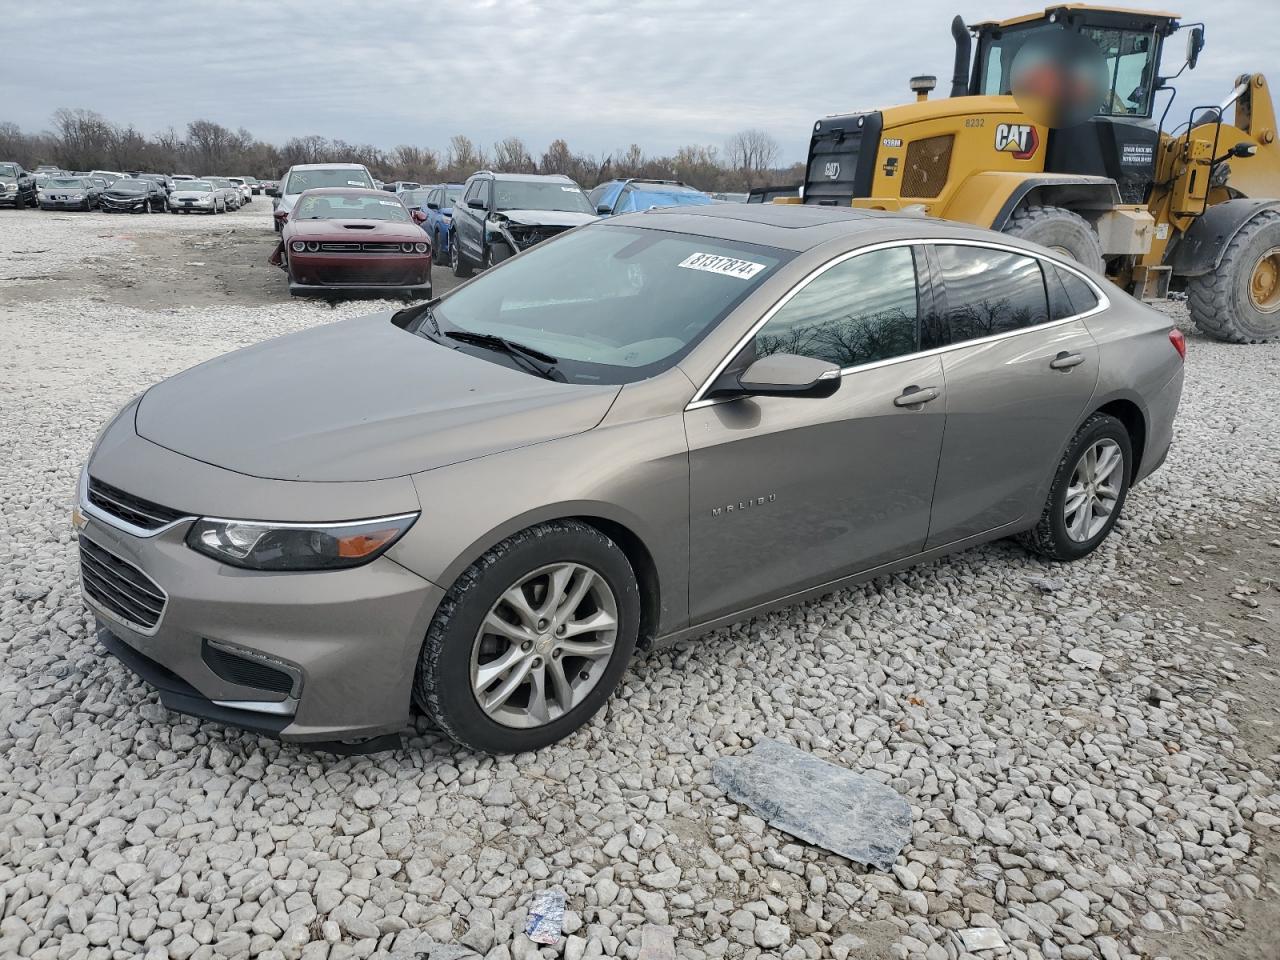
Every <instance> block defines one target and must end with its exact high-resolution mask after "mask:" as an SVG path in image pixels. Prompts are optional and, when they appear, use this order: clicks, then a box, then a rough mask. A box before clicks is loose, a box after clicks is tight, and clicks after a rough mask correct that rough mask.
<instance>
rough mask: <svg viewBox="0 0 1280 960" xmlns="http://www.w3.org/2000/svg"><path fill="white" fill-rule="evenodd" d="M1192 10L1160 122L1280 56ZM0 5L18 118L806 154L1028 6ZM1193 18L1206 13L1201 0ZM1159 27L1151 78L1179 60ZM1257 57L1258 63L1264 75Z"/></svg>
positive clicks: (641, 2) (1253, 33)
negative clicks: (812, 142)
mask: <svg viewBox="0 0 1280 960" xmlns="http://www.w3.org/2000/svg"><path fill="white" fill-rule="evenodd" d="M1185 6H1186V7H1188V8H1192V7H1194V8H1196V9H1194V10H1190V9H1189V10H1188V11H1187V17H1186V20H1187V21H1188V22H1189V21H1191V20H1193V19H1196V18H1197V17H1199V18H1203V19H1208V20H1209V21H1210V22H1209V24H1208V35H1207V40H1208V45H1207V48H1206V50H1205V53H1204V55H1203V57H1202V59H1201V62H1200V66H1199V68H1198V69H1197V70H1196V71H1195V72H1194V73H1188V74H1184V75H1183V77H1182V79H1180V80H1179V81H1178V86H1179V94H1178V99H1177V104H1176V106H1175V108H1174V110H1173V111H1172V112H1171V114H1170V116H1171V117H1173V118H1176V119H1175V122H1178V121H1180V120H1181V119H1183V118H1184V116H1185V111H1186V110H1188V109H1189V108H1190V107H1191V106H1193V105H1195V104H1200V103H1212V102H1217V101H1218V100H1221V99H1222V98H1223V97H1224V96H1225V95H1226V94H1227V93H1228V92H1229V90H1230V86H1231V81H1232V79H1233V78H1234V77H1235V76H1236V75H1237V74H1238V73H1241V72H1244V71H1254V70H1261V71H1264V72H1265V71H1266V70H1267V69H1268V68H1273V67H1275V66H1276V65H1277V64H1276V63H1275V60H1276V46H1275V44H1274V43H1273V42H1270V40H1269V36H1268V34H1267V32H1266V31H1259V30H1254V29H1250V26H1249V25H1250V23H1253V22H1256V17H1255V16H1251V14H1254V13H1256V8H1255V7H1254V6H1253V4H1251V3H1246V2H1245V0H1220V2H1216V3H1214V4H1213V5H1212V7H1211V9H1210V5H1209V4H1207V3H1203V2H1197V3H1192V4H1186V5H1185ZM60 8H61V9H60V12H59V14H58V16H56V17H54V16H52V15H51V14H50V13H49V11H48V8H47V7H41V6H40V5H38V4H23V5H21V6H16V7H14V8H13V9H11V10H10V11H9V12H8V13H7V14H6V31H5V33H6V36H7V37H9V38H10V40H11V41H12V39H13V38H15V37H16V38H20V42H17V43H15V42H10V43H7V44H6V48H5V53H4V56H3V58H0V90H3V91H5V94H4V99H3V101H0V119H7V120H12V121H14V122H16V123H18V124H19V125H21V126H22V127H23V128H24V129H28V130H38V129H42V128H44V127H45V126H46V125H47V124H48V118H49V115H50V114H51V113H52V112H53V111H54V110H55V109H56V108H58V107H64V106H65V107H87V108H90V109H93V110H97V111H99V112H100V113H102V114H103V115H105V116H107V117H108V118H110V119H112V120H114V121H116V122H121V123H132V124H134V125H135V126H137V127H138V128H139V129H141V130H143V131H145V132H148V133H151V132H156V131H159V130H163V129H166V128H168V127H170V126H174V127H177V128H178V129H182V128H183V127H184V126H185V124H186V123H187V121H189V120H193V119H196V118H206V119H210V120H215V121H217V122H219V123H222V124H224V125H227V126H231V127H241V126H243V127H245V128H246V129H248V130H249V131H251V132H252V133H253V134H254V135H255V136H258V137H260V138H263V139H267V140H273V141H283V140H285V139H287V138H289V137H291V136H303V135H307V134H313V133H317V134H322V135H324V136H329V137H337V138H341V139H344V140H347V141H350V142H355V143H372V144H375V145H378V146H382V147H390V146H394V145H395V144H398V143H414V144H419V145H422V146H432V147H437V148H440V147H443V146H444V145H445V144H446V143H447V141H448V138H449V137H450V136H451V135H453V134H455V133H465V134H467V135H468V136H470V137H471V138H472V139H473V140H476V141H478V142H479V143H481V144H484V145H488V144H491V143H493V142H494V141H496V140H498V139H500V138H502V137H505V136H509V135H516V136H520V137H522V138H524V139H525V141H526V142H527V143H528V144H529V145H530V147H531V149H534V150H535V152H536V151H540V150H541V149H542V148H543V147H545V145H546V144H547V143H548V142H549V141H550V140H551V139H553V138H554V137H557V136H562V137H564V138H566V139H567V140H568V141H569V143H570V145H571V146H572V147H573V148H574V149H575V150H581V151H587V152H593V153H597V154H604V153H608V152H610V151H612V150H614V149H617V148H620V147H624V146H626V145H628V144H630V143H632V142H636V143H639V144H641V146H642V147H643V148H644V149H645V150H646V151H647V152H650V153H657V152H668V151H671V150H674V149H675V148H676V147H678V146H680V145H683V144H687V143H706V144H713V145H720V144H722V143H723V142H724V141H725V139H726V138H727V137H728V136H729V135H730V134H732V133H733V132H735V131H737V130H741V129H743V128H746V127H761V128H764V129H766V130H769V131H770V132H771V133H772V134H773V135H774V136H775V137H776V138H777V139H778V141H779V142H780V143H781V144H782V145H783V154H784V157H785V158H786V159H788V160H797V159H802V158H803V156H804V153H805V150H806V147H807V144H808V132H809V128H810V126H811V124H812V122H813V121H814V120H815V119H816V118H818V117H820V116H824V115H826V114H831V113H845V112H849V111H851V110H854V109H862V108H867V107H872V106H877V105H887V104H892V103H901V102H905V101H907V100H909V99H910V94H909V91H908V90H907V78H908V77H910V76H911V75H912V74H917V73H933V74H936V75H937V76H938V78H939V92H942V93H944V92H945V88H946V82H947V79H948V78H949V76H950V72H951V58H952V52H953V48H952V43H951V38H950V34H949V32H948V28H949V24H950V20H951V16H952V15H953V14H954V13H955V12H961V13H963V14H964V15H965V16H966V17H967V18H968V19H970V20H976V19H980V18H983V19H987V18H992V19H994V18H1000V17H1005V16H1010V15H1013V14H1017V13H1024V12H1030V11H1031V10H1032V9H1034V7H1032V6H1030V5H1028V4H1018V3H1013V2H1008V0H993V2H988V3H984V4H982V5H981V6H977V7H975V8H974V9H964V10H958V9H957V7H955V6H954V5H953V3H941V2H938V0H918V2H915V3H912V4H910V5H908V4H903V3H892V2H888V3H886V2H876V3H870V2H865V0H859V2H851V3H842V4H835V3H832V2H831V0H791V2H789V3H787V4H783V5H779V4H765V3H760V2H756V3H751V2H749V0H746V2H744V0H700V2H698V3H689V2H687V0H680V2H676V0H631V2H629V3H626V4H622V3H617V2H616V0H536V2H535V0H502V2H499V0H435V2H433V3H431V4H423V3H415V2H408V0H372V2H352V0H319V2H316V0H312V2H302V0H273V2H272V3H270V4H264V3H261V2H259V0H222V2H219V3H206V2H192V3H184V4H169V5H163V6H161V5H156V4H152V3H140V2H136V0H118V2H116V3H113V4H111V5H110V11H111V12H107V11H106V10H104V9H103V8H102V7H101V5H99V4H96V3H89V2H83V0H73V2H72V3H69V4H61V5H60ZM1210 14H1211V15H1210ZM1181 53H1182V42H1181V40H1180V38H1179V37H1175V38H1174V39H1173V40H1172V41H1171V43H1170V46H1169V49H1168V50H1167V56H1166V64H1165V67H1166V72H1172V71H1173V69H1176V66H1177V63H1178V62H1179V61H1180V60H1181ZM1272 72H1273V73H1274V72H1275V71H1274V70H1273V71H1272Z"/></svg>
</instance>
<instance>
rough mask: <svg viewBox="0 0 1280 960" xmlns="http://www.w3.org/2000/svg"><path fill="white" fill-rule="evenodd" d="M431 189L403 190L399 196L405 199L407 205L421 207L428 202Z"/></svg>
mask: <svg viewBox="0 0 1280 960" xmlns="http://www.w3.org/2000/svg"><path fill="white" fill-rule="evenodd" d="M430 193H431V191H430V190H401V191H400V193H399V194H398V196H399V197H400V199H401V200H403V201H404V204H405V206H408V207H420V206H422V205H423V204H424V203H426V202H427V196H428V195H429V194H430Z"/></svg>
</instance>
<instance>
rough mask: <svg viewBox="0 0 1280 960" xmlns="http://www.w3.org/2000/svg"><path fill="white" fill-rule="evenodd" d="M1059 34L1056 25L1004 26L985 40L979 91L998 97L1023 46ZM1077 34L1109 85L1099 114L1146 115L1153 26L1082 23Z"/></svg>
mask: <svg viewBox="0 0 1280 960" xmlns="http://www.w3.org/2000/svg"><path fill="white" fill-rule="evenodd" d="M1061 32H1062V28H1061V27H1059V26H1057V25H1055V24H1048V23H1038V24H1035V25H1033V26H1028V27H1018V28H1013V29H1009V30H1004V31H1002V32H1001V33H999V34H998V35H994V36H990V37H987V38H986V39H985V40H984V41H983V44H984V48H985V49H984V52H983V54H982V57H983V60H982V67H981V71H980V73H979V81H978V83H979V89H978V93H980V94H992V95H1002V94H1008V93H1010V92H1011V89H1012V72H1013V60H1014V57H1015V56H1016V55H1017V53H1018V51H1019V50H1020V49H1021V48H1022V45H1023V44H1024V43H1026V42H1027V41H1028V40H1030V39H1032V38H1033V37H1034V38H1037V39H1040V38H1045V37H1050V36H1053V35H1055V34H1059V33H1061ZM1080 35H1081V36H1082V37H1085V38H1087V39H1088V40H1091V41H1092V42H1093V44H1094V45H1095V46H1096V47H1097V48H1098V50H1099V52H1100V53H1101V54H1102V62H1103V64H1104V65H1105V67H1106V77H1105V79H1106V82H1107V85H1108V89H1107V90H1106V91H1105V92H1104V95H1103V100H1102V105H1101V106H1100V108H1099V109H1098V113H1099V114H1102V115H1106V116H1150V115H1151V86H1152V80H1153V78H1154V77H1155V73H1156V65H1155V56H1156V48H1157V43H1156V34H1155V29H1154V28H1152V29H1147V30H1115V29H1110V28H1101V27H1084V28H1083V29H1082V30H1081V31H1080Z"/></svg>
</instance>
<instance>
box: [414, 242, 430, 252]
mask: <svg viewBox="0 0 1280 960" xmlns="http://www.w3.org/2000/svg"><path fill="white" fill-rule="evenodd" d="M413 249H414V250H416V251H417V252H418V253H426V252H427V251H428V250H430V249H431V244H429V243H415V244H414V245H413Z"/></svg>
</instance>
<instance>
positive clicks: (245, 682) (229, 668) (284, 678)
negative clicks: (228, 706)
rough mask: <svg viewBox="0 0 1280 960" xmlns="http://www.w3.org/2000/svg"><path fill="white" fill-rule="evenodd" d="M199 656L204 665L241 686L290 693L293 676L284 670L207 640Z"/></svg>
mask: <svg viewBox="0 0 1280 960" xmlns="http://www.w3.org/2000/svg"><path fill="white" fill-rule="evenodd" d="M201 646H202V648H203V649H202V650H201V653H200V655H201V658H202V659H203V660H204V662H205V665H206V666H207V667H208V668H209V669H210V670H212V671H213V672H214V673H216V674H217V675H218V676H220V677H221V678H222V679H223V680H226V681H227V682H229V683H238V684H240V685H241V686H243V687H256V688H257V689H259V690H270V691H271V692H272V693H286V694H287V693H291V692H292V691H293V677H291V676H289V674H287V673H285V671H283V670H280V669H277V668H276V667H273V666H270V665H269V664H266V663H263V662H262V661H261V660H256V659H253V658H251V657H244V656H240V655H239V654H236V653H232V652H231V651H230V650H227V649H225V648H223V647H220V646H214V645H213V644H212V643H210V642H209V641H208V640H206V641H204V643H203V644H202V645H201Z"/></svg>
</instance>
